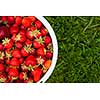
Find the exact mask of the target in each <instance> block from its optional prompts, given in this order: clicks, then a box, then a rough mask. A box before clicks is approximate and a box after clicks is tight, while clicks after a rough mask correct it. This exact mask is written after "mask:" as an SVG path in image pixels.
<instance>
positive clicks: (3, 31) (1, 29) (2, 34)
mask: <svg viewBox="0 0 100 100" xmlns="http://www.w3.org/2000/svg"><path fill="white" fill-rule="evenodd" d="M8 37H10V33H9V30H8V28H7V27H6V26H0V39H4V38H8Z"/></svg>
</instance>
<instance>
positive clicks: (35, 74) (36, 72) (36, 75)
mask: <svg viewBox="0 0 100 100" xmlns="http://www.w3.org/2000/svg"><path fill="white" fill-rule="evenodd" d="M31 74H32V75H33V77H34V81H35V82H38V81H39V80H40V78H41V75H42V70H41V69H40V68H39V67H38V68H36V69H34V70H33V71H31Z"/></svg>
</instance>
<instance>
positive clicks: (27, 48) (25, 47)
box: [21, 45, 32, 57]
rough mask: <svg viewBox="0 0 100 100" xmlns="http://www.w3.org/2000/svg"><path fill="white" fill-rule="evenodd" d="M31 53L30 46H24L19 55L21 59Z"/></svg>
mask: <svg viewBox="0 0 100 100" xmlns="http://www.w3.org/2000/svg"><path fill="white" fill-rule="evenodd" d="M31 52H32V48H31V46H30V45H27V46H24V47H23V48H22V49H21V54H22V56H23V57H26V56H28V55H29V53H31Z"/></svg>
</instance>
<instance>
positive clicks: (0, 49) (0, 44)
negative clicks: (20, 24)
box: [0, 43, 4, 51]
mask: <svg viewBox="0 0 100 100" xmlns="http://www.w3.org/2000/svg"><path fill="white" fill-rule="evenodd" d="M3 49H4V47H3V45H2V43H0V51H2V50H3Z"/></svg>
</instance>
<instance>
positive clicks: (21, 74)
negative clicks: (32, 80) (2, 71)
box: [19, 72, 28, 80]
mask: <svg viewBox="0 0 100 100" xmlns="http://www.w3.org/2000/svg"><path fill="white" fill-rule="evenodd" d="M27 78H28V77H27V73H26V72H20V73H19V79H20V80H26V79H27Z"/></svg>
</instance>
